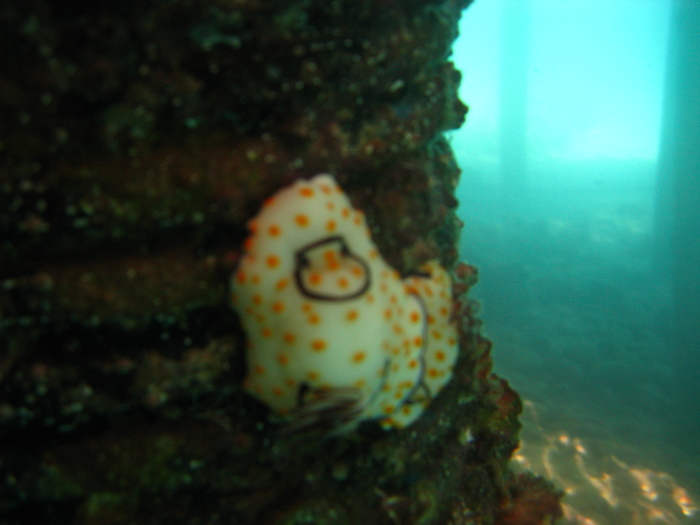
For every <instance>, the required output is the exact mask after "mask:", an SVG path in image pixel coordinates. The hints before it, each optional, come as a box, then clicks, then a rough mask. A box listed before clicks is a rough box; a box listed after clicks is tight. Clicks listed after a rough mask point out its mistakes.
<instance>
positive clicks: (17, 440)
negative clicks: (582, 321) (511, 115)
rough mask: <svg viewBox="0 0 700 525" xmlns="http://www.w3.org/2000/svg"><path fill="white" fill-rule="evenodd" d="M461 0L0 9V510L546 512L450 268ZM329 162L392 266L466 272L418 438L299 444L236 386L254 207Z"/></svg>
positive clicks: (30, 513) (474, 519) (362, 432)
mask: <svg viewBox="0 0 700 525" xmlns="http://www.w3.org/2000/svg"><path fill="white" fill-rule="evenodd" d="M468 3H469V0H382V1H378V0H354V1H349V0H348V1H345V0H342V1H339V0H336V1H333V0H330V1H329V0H291V1H290V0H285V1H282V0H266V1H260V0H214V1H212V0H208V1H206V2H204V1H202V0H181V1H163V0H158V1H156V0H150V1H148V0H147V1H143V2H111V3H110V2H77V3H76V2H63V3H62V2H49V1H47V0H28V1H26V2H13V1H10V0H2V1H1V2H0V55H1V56H2V60H1V61H0V153H1V155H0V523H8V524H14V523H17V524H19V523H43V524H50V523H74V524H86V525H87V524H97V523H100V524H102V523H154V524H155V523H165V522H171V523H182V524H188V523H191V524H195V523H242V524H245V523H251V524H252V523H259V524H294V523H299V524H301V523H316V524H324V523H329V524H330V523H332V524H346V523H347V524H357V523H363V522H366V523H376V524H383V523H386V524H396V523H399V524H403V523H405V524H412V523H425V524H446V523H454V524H467V523H484V524H487V523H508V524H517V523H522V524H525V523H528V524H529V523H549V522H550V520H551V519H552V517H553V516H556V515H557V513H558V512H559V505H558V495H557V494H556V493H555V492H554V491H553V489H552V488H551V487H550V486H549V485H548V484H547V483H546V482H544V481H542V480H537V479H535V478H532V477H528V476H521V477H515V476H514V475H512V474H511V473H510V471H509V469H508V465H507V461H508V459H509V457H510V454H511V453H512V451H513V450H514V449H515V447H516V446H517V443H518V437H517V434H518V428H519V424H518V421H517V416H518V413H519V411H520V401H519V398H518V396H517V394H516V393H515V392H513V391H512V390H511V389H510V388H509V387H508V385H507V383H506V382H505V381H504V380H502V379H500V378H498V377H496V376H494V375H493V374H491V371H490V368H491V357H490V343H489V342H488V341H487V340H485V339H484V338H483V337H481V336H480V335H479V330H478V324H479V323H478V320H477V319H476V318H475V316H474V312H473V305H472V304H471V303H470V301H469V300H468V298H467V292H468V288H469V286H471V285H472V284H473V283H474V282H475V280H476V273H475V270H474V269H473V268H471V267H468V266H466V265H457V266H455V263H456V249H455V248H456V243H457V238H458V237H457V234H458V230H459V221H458V220H457V218H456V216H455V214H454V209H455V206H456V200H455V198H454V195H453V193H454V188H455V185H456V182H457V178H458V176H459V170H458V169H457V167H456V165H455V162H454V158H453V156H452V152H451V150H450V147H449V145H448V143H447V142H446V140H445V139H444V138H443V137H442V135H441V133H442V132H443V131H445V130H448V129H453V128H455V127H458V126H459V125H460V124H461V123H462V121H463V119H464V115H465V113H466V107H465V106H464V105H463V104H462V103H461V102H460V101H459V100H458V98H457V95H456V91H457V86H458V83H459V73H458V72H457V71H456V70H455V69H454V67H453V66H452V64H451V63H450V62H449V61H448V56H449V50H450V46H451V43H452V41H453V39H454V38H455V36H456V27H457V20H458V18H459V16H460V11H461V10H462V9H463V8H464V7H466V6H467V4H468ZM319 172H331V173H333V174H334V175H335V176H336V178H337V179H338V181H339V183H340V184H341V185H342V186H343V187H344V189H345V190H346V191H347V192H348V193H349V194H350V196H351V198H352V200H353V203H354V205H355V206H357V207H359V208H362V209H363V210H364V211H365V212H366V214H367V218H368V221H369V223H370V225H371V228H372V233H373V237H374V239H375V241H376V242H377V244H378V245H379V247H380V250H381V251H382V253H383V254H384V255H385V257H386V258H387V260H388V261H389V262H390V264H392V265H393V266H394V267H396V268H397V269H399V270H400V271H402V272H408V271H410V270H411V269H414V268H416V267H417V266H418V265H419V264H421V263H422V262H424V261H426V260H428V259H430V258H434V257H438V258H439V259H440V260H441V262H442V263H443V264H444V265H445V266H446V267H454V268H455V272H454V273H455V278H456V285H455V294H456V297H457V298H458V300H457V304H456V305H455V312H454V315H456V316H458V318H459V322H460V326H461V356H460V359H459V363H458V366H457V369H456V372H455V377H454V379H453V381H452V382H451V383H450V385H449V386H448V387H447V388H446V389H445V390H444V391H443V392H442V393H441V395H440V396H439V397H438V399H437V400H436V401H435V402H434V403H433V404H432V405H431V406H430V409H429V411H428V412H427V413H426V414H425V415H424V416H423V417H422V418H421V419H420V420H419V421H418V422H417V423H416V424H415V425H413V426H411V427H409V428H407V429H404V430H402V431H392V432H384V431H382V430H381V429H379V428H377V426H376V425H374V424H372V423H367V424H365V425H363V426H361V427H360V428H359V430H358V431H356V432H354V433H352V434H350V435H346V436H340V437H332V438H325V437H322V436H315V435H301V436H299V435H294V436H287V435H285V434H283V433H280V432H279V425H278V424H276V422H275V421H274V418H272V419H270V418H269V417H268V416H269V414H268V413H267V411H266V409H265V407H264V406H262V405H260V404H259V403H257V402H256V401H255V400H253V399H252V398H250V397H249V396H247V395H246V394H244V393H243V391H242V389H241V380H242V378H243V376H244V373H245V362H244V359H243V351H242V349H243V344H244V335H243V334H242V332H241V329H240V325H239V323H238V319H237V317H236V315H235V313H234V312H233V311H232V310H231V309H230V307H229V305H228V304H229V303H228V289H227V285H228V278H229V276H230V274H231V272H232V271H233V269H234V268H235V265H236V262H237V260H238V257H239V256H240V253H241V249H242V248H241V243H242V241H243V238H244V236H245V222H246V220H247V219H249V218H250V217H251V216H253V215H254V214H255V212H256V211H257V209H258V208H259V207H260V205H261V203H262V202H263V200H264V199H265V198H267V197H268V196H270V195H271V194H272V193H274V192H275V191H276V190H277V189H279V188H280V187H282V186H284V185H286V184H289V183H290V182H291V181H293V180H294V179H296V178H298V177H309V176H312V175H314V174H316V173H319Z"/></svg>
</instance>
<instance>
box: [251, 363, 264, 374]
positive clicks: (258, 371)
mask: <svg viewBox="0 0 700 525" xmlns="http://www.w3.org/2000/svg"><path fill="white" fill-rule="evenodd" d="M253 372H255V373H256V374H257V375H259V376H261V375H263V374H264V373H265V369H264V368H263V367H262V366H261V365H255V367H254V368H253Z"/></svg>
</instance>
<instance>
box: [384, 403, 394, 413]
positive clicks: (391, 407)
mask: <svg viewBox="0 0 700 525" xmlns="http://www.w3.org/2000/svg"><path fill="white" fill-rule="evenodd" d="M394 410H396V407H394V405H384V413H385V414H391V413H392V412H393V411H394Z"/></svg>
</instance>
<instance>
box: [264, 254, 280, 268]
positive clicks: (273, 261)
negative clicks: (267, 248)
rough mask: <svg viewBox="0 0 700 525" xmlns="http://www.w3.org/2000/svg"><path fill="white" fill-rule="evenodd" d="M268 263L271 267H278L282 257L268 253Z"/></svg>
mask: <svg viewBox="0 0 700 525" xmlns="http://www.w3.org/2000/svg"><path fill="white" fill-rule="evenodd" d="M267 265H268V266H269V267H270V268H277V267H278V266H279V265H280V258H279V257H277V256H276V255H268V256H267Z"/></svg>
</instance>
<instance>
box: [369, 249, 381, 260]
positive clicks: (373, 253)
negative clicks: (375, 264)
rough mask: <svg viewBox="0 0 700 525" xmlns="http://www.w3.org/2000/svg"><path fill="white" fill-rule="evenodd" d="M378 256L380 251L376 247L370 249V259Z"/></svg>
mask: <svg viewBox="0 0 700 525" xmlns="http://www.w3.org/2000/svg"><path fill="white" fill-rule="evenodd" d="M378 256H379V252H378V251H377V250H376V249H374V248H372V249H371V250H370V251H369V258H370V259H376V258H377V257H378Z"/></svg>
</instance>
